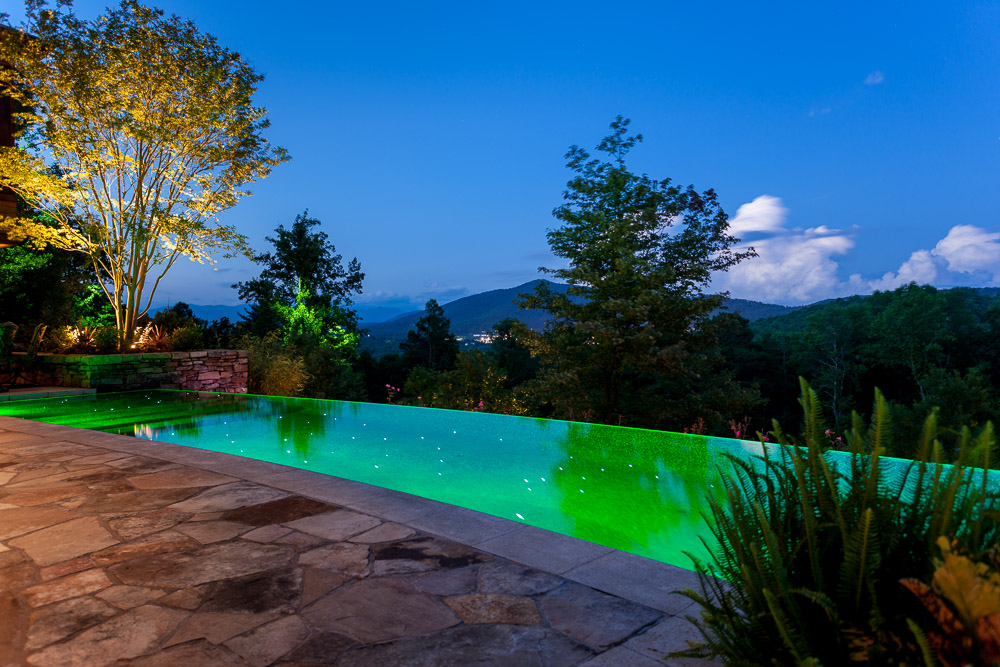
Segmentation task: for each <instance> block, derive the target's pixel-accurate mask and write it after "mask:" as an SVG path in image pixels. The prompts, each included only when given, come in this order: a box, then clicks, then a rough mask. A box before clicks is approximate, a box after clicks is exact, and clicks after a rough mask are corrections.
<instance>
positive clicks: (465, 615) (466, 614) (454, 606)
mask: <svg viewBox="0 0 1000 667" xmlns="http://www.w3.org/2000/svg"><path fill="white" fill-rule="evenodd" d="M444 603H445V604H446V605H448V606H449V607H451V610H452V611H453V612H455V613H456V614H458V617H459V618H461V619H462V621H464V622H465V623H467V624H468V625H479V624H481V623H496V624H504V625H541V623H542V617H541V615H540V614H539V613H538V607H536V606H535V603H534V602H533V601H532V600H531V598H524V597H517V596H514V595H488V594H486V595H484V594H482V593H476V594H473V595H460V596H457V597H453V598H445V601H444Z"/></svg>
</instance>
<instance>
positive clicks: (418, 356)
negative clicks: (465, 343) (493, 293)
mask: <svg viewBox="0 0 1000 667" xmlns="http://www.w3.org/2000/svg"><path fill="white" fill-rule="evenodd" d="M424 311H425V313H426V314H425V315H423V316H422V317H421V318H420V319H419V320H417V324H416V326H415V327H414V328H413V329H411V330H410V331H408V332H407V333H406V341H404V342H402V343H400V344H399V348H400V349H401V350H402V351H403V361H404V363H405V364H406V365H408V366H410V367H411V368H412V367H416V366H423V367H424V368H427V369H430V370H432V371H447V370H451V369H452V368H454V367H455V357H457V356H458V340H457V339H456V338H455V334H453V333H452V332H451V320H449V319H448V318H447V317H445V316H444V309H443V308H441V306H439V305H438V302H437V301H436V300H435V299H431V300H430V301H428V302H427V304H426V305H425V306H424Z"/></svg>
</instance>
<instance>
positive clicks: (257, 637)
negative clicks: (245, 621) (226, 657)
mask: <svg viewBox="0 0 1000 667" xmlns="http://www.w3.org/2000/svg"><path fill="white" fill-rule="evenodd" d="M308 636H309V626H308V625H306V622H305V621H303V620H302V619H301V618H299V617H298V616H285V617H284V618H280V619H278V620H277V621H271V622H270V623H267V624H265V625H261V626H259V627H257V628H254V629H253V630H251V631H250V632H248V633H246V634H245V635H240V636H239V637H234V638H233V639H230V640H229V641H227V642H226V646H227V647H229V649H230V650H232V651H233V652H234V653H236V654H238V655H239V656H241V657H242V658H243V659H244V660H246V661H247V662H249V663H250V664H251V665H253V666H254V667H266V666H267V665H270V664H271V663H272V662H274V661H275V660H277V659H278V658H280V657H281V656H283V655H285V654H286V653H289V652H291V650H292V649H294V648H296V647H297V646H298V645H299V644H301V643H302V642H304V641H305V640H306V638H307V637H308Z"/></svg>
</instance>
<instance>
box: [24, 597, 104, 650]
mask: <svg viewBox="0 0 1000 667" xmlns="http://www.w3.org/2000/svg"><path fill="white" fill-rule="evenodd" d="M117 613H118V610H117V609H115V608H114V607H112V606H110V605H108V604H105V603H104V602H100V601H98V600H95V599H94V598H91V597H78V598H74V599H72V600H65V601H63V602H57V603H55V604H52V605H49V606H47V607H44V608H42V609H40V610H38V611H35V612H32V614H31V617H30V621H31V629H30V630H29V631H28V641H27V643H26V644H25V648H27V649H39V648H43V647H45V646H48V645H49V644H53V643H55V642H57V641H59V640H60V639H65V638H66V637H69V636H70V635H73V634H76V633H77V632H79V631H80V630H85V629H87V628H89V627H91V626H93V625H97V624H98V623H100V622H101V621H104V620H106V619H108V618H110V617H112V616H114V615H116V614H117Z"/></svg>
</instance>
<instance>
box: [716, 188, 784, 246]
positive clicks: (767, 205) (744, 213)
mask: <svg viewBox="0 0 1000 667" xmlns="http://www.w3.org/2000/svg"><path fill="white" fill-rule="evenodd" d="M787 214H788V209H787V208H785V207H784V206H783V205H782V203H781V199H780V198H779V197H772V196H771V195H761V196H759V197H757V198H756V199H754V200H753V201H752V202H750V203H749V204H743V205H742V206H740V207H739V209H737V210H736V215H734V216H733V217H732V218H731V219H730V220H729V233H730V234H732V235H733V236H735V237H737V238H743V236H744V235H745V234H747V233H749V232H774V231H778V230H780V229H782V228H783V227H784V224H785V217H786V216H787Z"/></svg>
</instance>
